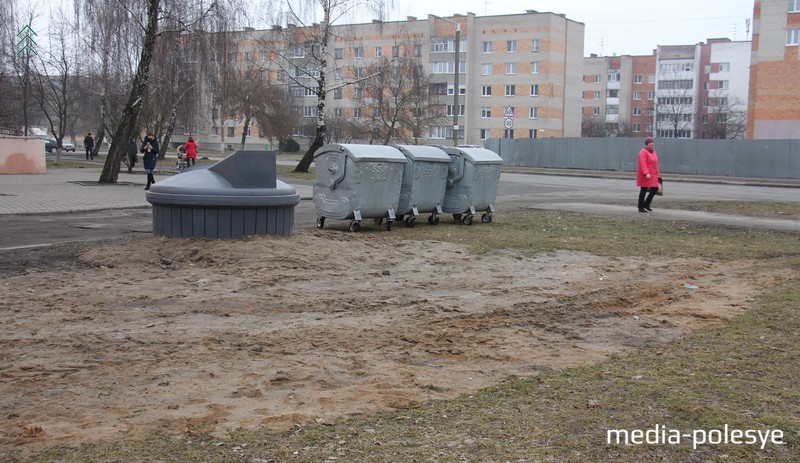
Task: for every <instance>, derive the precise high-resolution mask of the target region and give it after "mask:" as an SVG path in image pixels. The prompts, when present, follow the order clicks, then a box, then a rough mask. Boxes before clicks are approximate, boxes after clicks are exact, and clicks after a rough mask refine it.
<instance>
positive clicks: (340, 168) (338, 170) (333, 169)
mask: <svg viewBox="0 0 800 463" xmlns="http://www.w3.org/2000/svg"><path fill="white" fill-rule="evenodd" d="M346 164H347V156H346V155H345V154H344V152H342V151H340V152H339V163H338V164H333V163H332V164H329V165H328V172H330V173H332V174H337V176H336V177H334V178H332V179H330V180H329V181H328V188H330V189H331V190H333V189H334V188H336V185H338V184H339V182H341V181H342V180H343V179H344V169H345V165H346Z"/></svg>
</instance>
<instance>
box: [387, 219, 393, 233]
mask: <svg viewBox="0 0 800 463" xmlns="http://www.w3.org/2000/svg"><path fill="white" fill-rule="evenodd" d="M386 231H392V221H391V220H387V221H386Z"/></svg>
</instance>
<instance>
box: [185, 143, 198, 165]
mask: <svg viewBox="0 0 800 463" xmlns="http://www.w3.org/2000/svg"><path fill="white" fill-rule="evenodd" d="M183 151H184V152H185V153H186V167H189V164H190V163H191V165H195V163H196V161H195V160H196V159H197V143H195V142H194V138H192V137H189V141H187V142H186V144H184V145H183Z"/></svg>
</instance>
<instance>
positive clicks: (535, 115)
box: [528, 106, 539, 119]
mask: <svg viewBox="0 0 800 463" xmlns="http://www.w3.org/2000/svg"><path fill="white" fill-rule="evenodd" d="M528 119H539V108H538V107H536V106H534V107H532V108H530V110H529V111H528Z"/></svg>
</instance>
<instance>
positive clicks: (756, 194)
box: [0, 173, 800, 250]
mask: <svg viewBox="0 0 800 463" xmlns="http://www.w3.org/2000/svg"><path fill="white" fill-rule="evenodd" d="M288 182H289V183H291V184H293V185H305V186H308V185H311V184H312V182H311V181H310V180H295V179H288ZM665 190H666V195H665V196H664V197H663V198H660V197H657V198H656V200H655V201H654V203H653V207H654V208H655V209H656V212H655V213H654V214H650V215H648V217H652V218H660V219H665V220H686V221H695V222H707V223H717V224H720V225H729V226H743V227H758V228H771V229H776V230H787V231H800V221H796V220H781V219H757V218H752V217H739V216H726V215H720V214H708V213H702V212H696V211H682V210H675V209H659V208H658V203H659V202H661V201H667V200H678V201H687V200H722V201H779V202H800V188H787V187H774V186H753V185H741V184H725V183H723V184H718V183H705V182H692V181H674V182H668V183H667V184H666V186H665ZM637 194H638V189H637V188H636V187H635V185H634V182H633V180H632V179H619V178H596V177H578V176H563V175H539V174H521V173H503V174H502V177H501V180H500V185H499V189H498V195H497V210H498V212H497V214H502V211H504V210H512V209H522V208H534V209H550V210H564V211H573V212H587V213H597V214H603V215H628V216H638V212H637V211H636V207H635V202H636V196H637ZM316 218H317V216H316V213H315V211H314V204H313V201H312V200H311V198H304V199H303V200H301V202H300V204H299V205H298V206H297V207H296V208H295V228H304V227H314V226H315V223H316ZM449 220H451V219H448V218H447V217H446V216H445V217H443V223H447V222H448V221H449ZM370 222H371V221H365V222H364V223H365V229H372V228H375V227H374V225H372V224H370ZM347 225H348V223H347V222H346V221H335V220H329V221H327V222H326V225H325V226H326V228H335V229H342V230H346V229H347ZM397 225H400V224H397ZM474 226H480V221H477V223H476V225H474ZM0 229H2V230H3V233H2V234H0V250H3V249H9V248H20V247H35V246H47V245H51V244H56V243H64V242H78V241H95V240H103V239H117V238H125V237H131V236H140V235H143V234H149V233H151V232H152V216H151V210H150V208H135V209H109V210H103V211H94V212H76V213H63V214H62V213H55V214H34V215H0Z"/></svg>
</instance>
